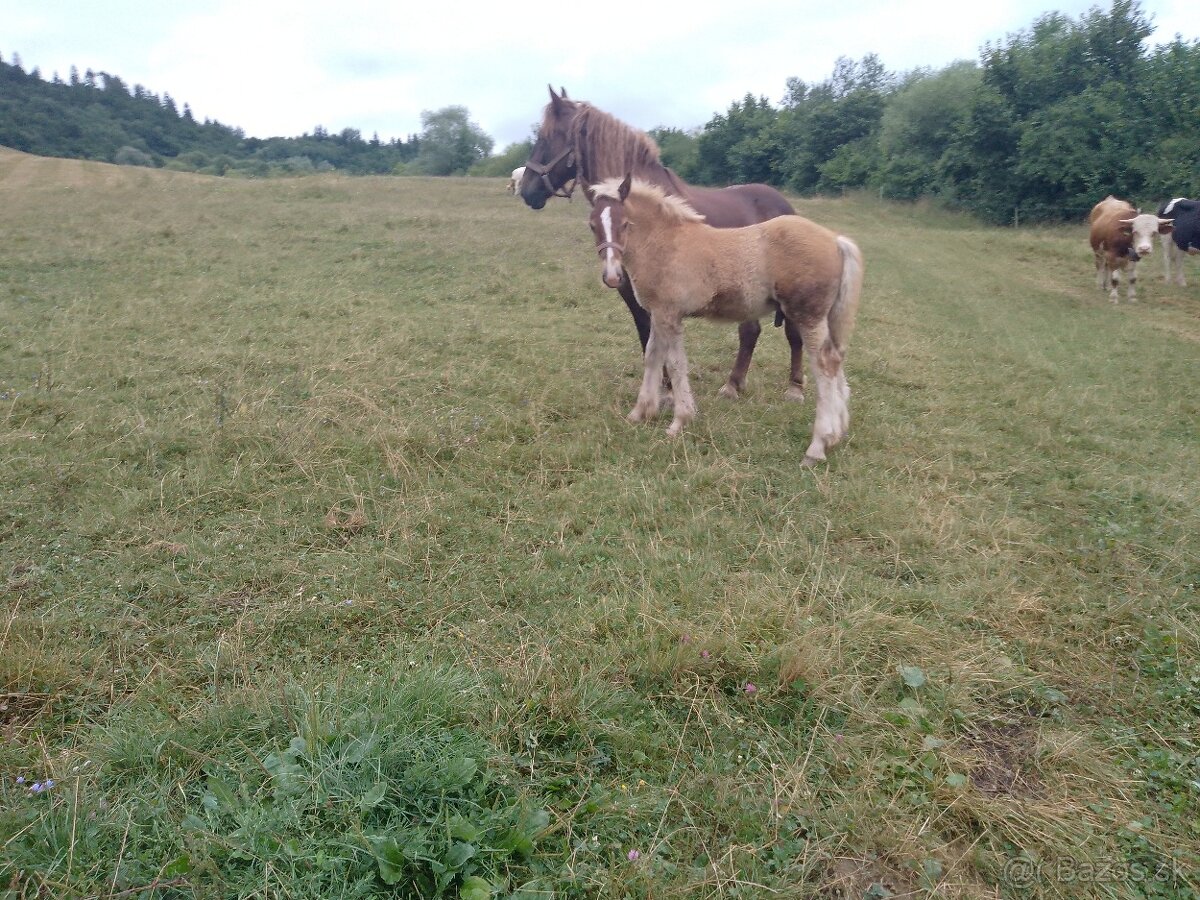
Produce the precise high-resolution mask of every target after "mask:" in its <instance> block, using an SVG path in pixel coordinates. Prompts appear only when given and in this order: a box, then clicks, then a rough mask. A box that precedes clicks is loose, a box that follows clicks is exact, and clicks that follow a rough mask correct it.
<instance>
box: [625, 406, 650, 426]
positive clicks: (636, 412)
mask: <svg viewBox="0 0 1200 900" xmlns="http://www.w3.org/2000/svg"><path fill="white" fill-rule="evenodd" d="M625 418H626V420H628V421H630V422H632V423H633V424H634V425H637V424H638V423H639V422H643V421H645V419H646V417H645V416H644V415H642V411H641V410H640V409H636V408H635V409H632V410H630V412H629V415H627V416H626V417H625Z"/></svg>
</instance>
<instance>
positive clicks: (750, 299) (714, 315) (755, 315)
mask: <svg viewBox="0 0 1200 900" xmlns="http://www.w3.org/2000/svg"><path fill="white" fill-rule="evenodd" d="M774 312H775V304H774V303H773V302H772V301H771V299H770V297H768V296H767V294H766V292H765V291H758V290H755V291H754V292H753V293H752V294H748V293H747V292H746V291H745V290H744V289H740V288H728V289H725V290H721V291H717V292H716V293H715V294H713V295H712V297H711V298H710V299H709V301H708V302H707V303H706V304H704V305H703V306H701V307H699V308H697V309H694V310H692V311H690V312H689V313H688V315H689V316H693V317H696V318H703V319H713V320H714V321H717V322H745V321H746V320H747V319H761V318H763V317H764V316H766V315H769V314H774Z"/></svg>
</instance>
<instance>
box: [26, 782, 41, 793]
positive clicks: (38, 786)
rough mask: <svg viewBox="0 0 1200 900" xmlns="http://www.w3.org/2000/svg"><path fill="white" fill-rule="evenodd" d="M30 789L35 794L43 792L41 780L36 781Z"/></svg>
mask: <svg viewBox="0 0 1200 900" xmlns="http://www.w3.org/2000/svg"><path fill="white" fill-rule="evenodd" d="M29 790H31V791H32V792H33V793H35V794H40V793H41V792H42V783H41V782H40V781H35V782H34V783H33V787H31V788H30V789H29Z"/></svg>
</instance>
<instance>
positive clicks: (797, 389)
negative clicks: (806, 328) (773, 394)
mask: <svg viewBox="0 0 1200 900" xmlns="http://www.w3.org/2000/svg"><path fill="white" fill-rule="evenodd" d="M783 333H784V334H786V335H787V339H788V346H789V347H791V348H792V369H791V376H790V377H789V378H788V389H787V393H785V394H784V397H786V398H787V399H788V400H795V401H796V402H797V403H803V402H804V338H803V337H801V335H800V331H799V329H798V328H796V326H795V325H793V324H792V320H791V319H784V320H783Z"/></svg>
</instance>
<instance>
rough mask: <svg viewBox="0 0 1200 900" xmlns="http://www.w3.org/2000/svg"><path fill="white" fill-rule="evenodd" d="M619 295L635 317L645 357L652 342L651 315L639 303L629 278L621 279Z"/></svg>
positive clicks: (634, 320)
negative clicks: (648, 344)
mask: <svg viewBox="0 0 1200 900" xmlns="http://www.w3.org/2000/svg"><path fill="white" fill-rule="evenodd" d="M617 293H618V294H620V295H621V299H622V300H624V301H625V305H626V306H628V307H629V314H630V315H631V316H633V325H634V327H635V328H637V333H638V340H639V341H641V343H642V354H643V355H645V353H646V343H647V341H649V340H650V313H648V312H646V310H644V309H642V305H641V304H640V303H638V302H637V297H636V296H635V295H634V293H633V285H632V284H631V283H630V281H629V277H628V276H626V277H625V278H622V279H621V286H620V287H619V288H617Z"/></svg>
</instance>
